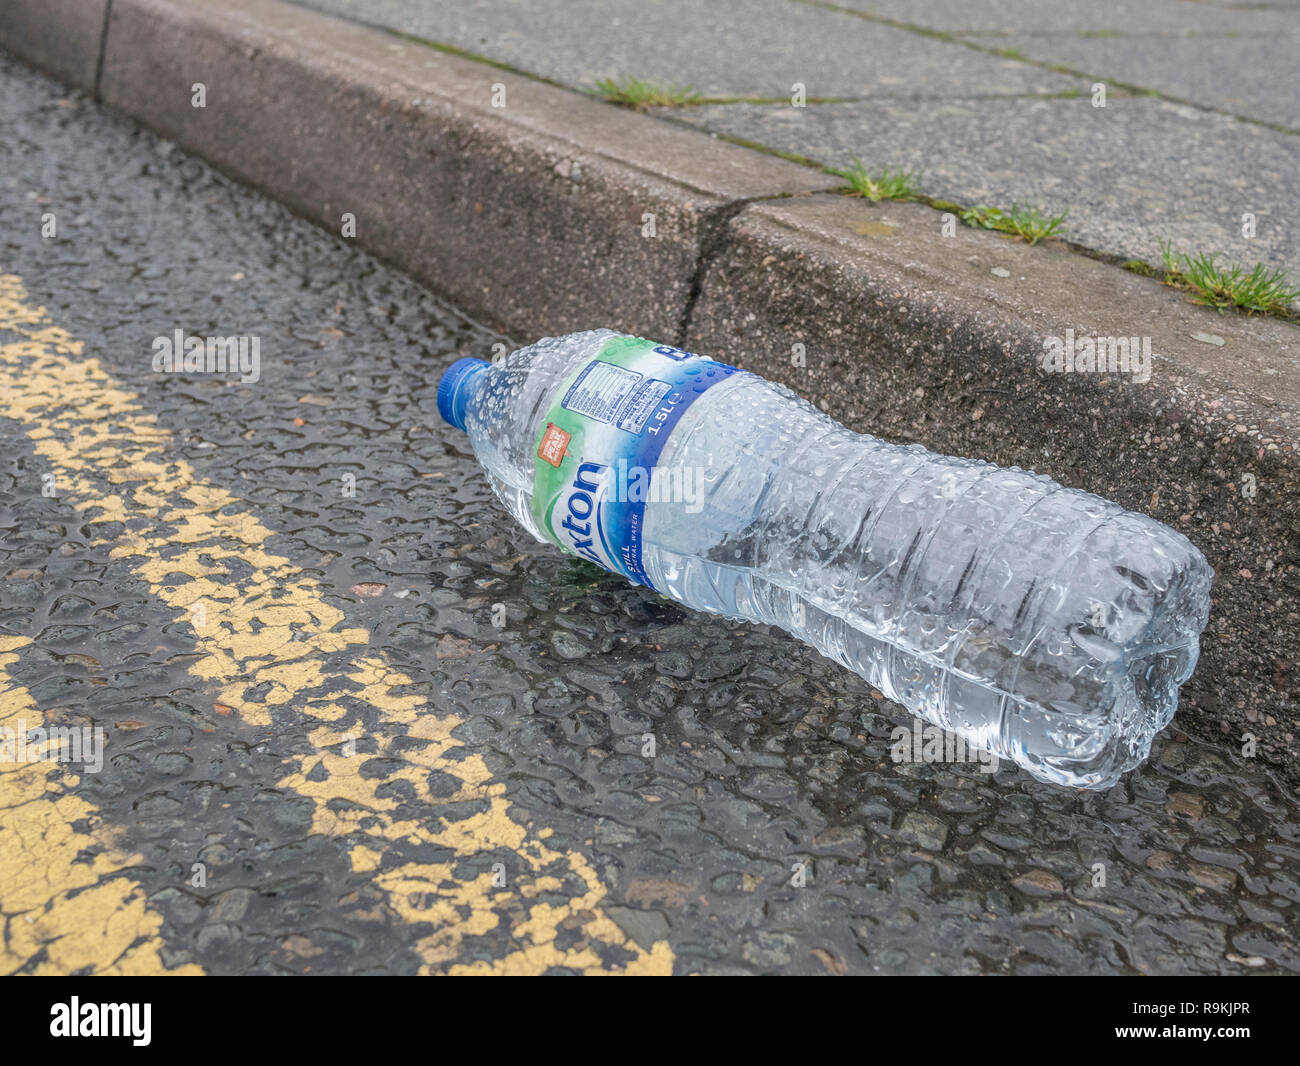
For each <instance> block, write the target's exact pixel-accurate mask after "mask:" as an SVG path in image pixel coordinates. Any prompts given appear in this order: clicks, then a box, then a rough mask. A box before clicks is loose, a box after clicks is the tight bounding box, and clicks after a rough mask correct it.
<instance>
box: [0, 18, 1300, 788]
mask: <svg viewBox="0 0 1300 1066" xmlns="http://www.w3.org/2000/svg"><path fill="white" fill-rule="evenodd" d="M65 6H66V3H65V0H60V2H59V3H56V4H47V3H45V2H43V0H11V3H10V6H8V7H7V8H6V14H5V15H4V16H0V43H3V44H5V45H6V46H7V47H9V48H11V49H12V50H13V51H15V52H16V53H18V54H19V55H21V56H23V57H25V58H27V59H28V60H29V61H31V62H33V63H34V64H36V65H38V66H43V67H45V68H46V69H47V70H50V71H51V72H52V73H55V74H57V75H59V76H61V77H64V78H66V79H68V80H70V81H72V82H73V83H74V84H77V85H79V86H81V87H82V88H87V87H88V86H87V82H86V77H87V71H88V70H91V71H93V70H94V69H95V68H96V67H97V66H100V67H102V72H101V74H100V76H99V79H98V80H99V88H100V93H101V95H102V98H103V100H104V101H105V103H106V104H107V105H108V106H110V107H112V108H114V109H116V110H118V111H120V112H122V113H124V114H126V115H129V116H131V117H132V118H135V119H137V120H139V121H141V122H143V123H144V124H145V125H147V126H149V127H151V128H153V129H154V130H156V131H158V132H159V133H161V134H163V135H164V136H167V137H170V138H172V139H173V140H175V141H177V142H178V143H179V144H181V145H182V146H183V147H185V148H187V149H188V150H190V151H192V152H194V153H195V154H197V155H200V156H202V157H204V158H206V159H208V160H210V161H211V162H213V163H214V164H215V165H217V166H218V167H220V168H221V169H223V170H224V171H226V172H227V173H229V174H231V175H232V176H234V177H236V178H238V179H240V180H242V181H245V182H247V183H249V184H251V185H253V186H255V187H257V188H259V189H261V190H263V191H265V192H267V193H268V194H270V195H272V196H274V197H276V198H278V199H280V200H281V201H283V202H285V203H286V204H288V205H289V206H290V207H291V208H292V209H294V210H295V211H297V212H299V213H300V214H303V215H304V216H306V217H309V218H311V219H313V220H314V221H316V222H318V223H319V224H320V225H322V226H323V227H325V228H327V229H329V230H331V231H333V232H336V233H337V232H340V229H341V227H342V225H343V219H344V216H345V215H352V216H354V218H355V226H356V238H355V239H356V241H357V243H358V244H360V245H361V246H362V247H364V248H366V249H367V250H369V251H370V252H372V253H374V254H376V255H378V256H379V257H380V258H382V259H384V260H386V261H388V262H390V263H392V264H394V265H395V266H397V267H398V268H400V269H402V270H404V271H406V272H407V273H409V274H411V275H413V276H415V277H416V278H418V279H419V280H421V281H423V282H424V283H426V284H427V285H429V286H430V288H432V289H433V290H435V291H437V292H439V293H441V294H443V295H445V296H447V297H448V298H449V299H451V300H452V301H454V302H455V303H457V304H458V305H460V306H461V307H462V308H464V309H465V310H467V311H469V312H470V313H472V314H475V315H477V316H479V317H480V318H482V319H484V320H486V321H489V322H491V323H493V324H495V325H498V326H500V327H501V328H503V329H504V330H506V331H508V332H509V333H511V334H512V335H516V336H520V337H528V336H536V335H540V334H546V333H561V332H567V331H570V330H575V329H583V328H590V327H594V326H604V325H609V326H614V327H617V328H620V329H624V330H627V331H629V332H636V333H641V334H644V335H646V336H652V337H658V338H664V339H668V340H673V341H676V342H679V343H683V342H684V343H687V344H689V345H690V346H692V347H696V348H698V349H699V350H701V351H705V352H708V353H709V354H711V355H714V356H716V357H718V358H722V359H729V360H730V361H733V362H739V363H741V364H743V365H745V366H747V367H750V368H752V369H755V370H757V371H759V372H761V373H763V374H765V375H767V376H769V377H771V378H773V379H775V380H779V381H784V382H785V383H787V384H789V385H791V386H792V387H793V388H795V389H796V390H797V391H799V392H801V393H803V394H804V395H808V396H810V398H812V399H814V400H815V401H816V402H818V403H819V404H820V405H821V406H822V407H823V408H824V409H826V410H827V411H828V412H830V413H831V414H833V415H835V416H836V417H837V418H840V419H841V420H842V421H844V422H846V423H847V424H849V425H851V426H853V427H854V428H856V429H859V430H864V431H869V432H873V433H876V434H878V435H880V436H882V437H885V438H888V439H894V440H900V441H917V442H920V443H924V444H926V445H927V446H928V447H931V448H934V449H936V450H939V451H944V452H949V453H953V454H962V455H972V456H979V457H981V458H986V459H990V460H993V461H996V462H999V463H1002V464H1005V465H1020V466H1024V467H1029V468H1034V469H1038V470H1042V471H1045V472H1048V473H1050V474H1052V475H1053V476H1054V477H1056V478H1057V479H1058V480H1060V481H1062V482H1063V483H1065V484H1069V485H1075V486H1077V487H1081V488H1085V489H1088V490H1089V491H1093V492H1097V493H1099V494H1101V495H1105V496H1108V497H1110V498H1112V499H1115V500H1117V501H1119V502H1120V503H1123V504H1125V505H1126V506H1129V507H1132V508H1134V509H1136V510H1141V511H1144V512H1146V513H1149V514H1153V515H1155V516H1156V517H1158V518H1160V519H1161V520H1163V521H1165V522H1167V523H1169V524H1170V525H1173V526H1174V527H1175V528H1179V529H1181V530H1182V531H1183V532H1185V533H1187V534H1188V535H1189V536H1190V537H1191V538H1192V540H1193V541H1195V542H1196V543H1197V545H1198V546H1199V547H1201V548H1202V550H1203V551H1205V553H1206V555H1207V556H1208V557H1209V558H1210V561H1211V562H1212V563H1213V565H1214V566H1215V569H1216V572H1217V574H1218V580H1217V584H1216V590H1215V608H1214V612H1213V614H1212V616H1211V623H1210V628H1209V630H1207V633H1206V637H1205V641H1204V651H1203V659H1202V663H1201V666H1200V668H1199V669H1198V672H1197V675H1196V676H1195V677H1194V678H1193V680H1192V682H1190V683H1189V685H1188V686H1187V687H1186V688H1185V689H1184V699H1183V704H1182V709H1181V710H1180V716H1179V722H1180V724H1181V726H1182V728H1183V729H1185V730H1187V731H1188V732H1192V733H1195V734H1199V735H1202V736H1206V737H1212V738H1214V739H1216V740H1218V741H1220V742H1222V741H1223V740H1224V738H1225V735H1226V736H1227V738H1228V739H1229V741H1230V742H1231V743H1233V744H1234V745H1235V744H1239V743H1241V740H1240V738H1241V737H1242V735H1243V734H1247V733H1249V734H1251V735H1253V736H1256V737H1257V738H1258V740H1257V743H1258V746H1259V752H1260V754H1262V755H1264V756H1265V757H1267V758H1269V759H1270V760H1271V761H1276V762H1279V763H1286V764H1288V766H1289V768H1290V769H1291V770H1292V771H1293V772H1294V771H1296V760H1295V754H1296V749H1297V745H1296V736H1295V734H1296V732H1297V726H1300V722H1298V721H1297V718H1298V716H1300V676H1298V674H1300V671H1297V670H1296V669H1295V668H1294V665H1293V664H1294V663H1295V661H1296V657H1297V656H1296V650H1297V648H1296V645H1297V642H1298V641H1300V636H1298V634H1300V614H1298V613H1297V609H1296V608H1295V606H1294V604H1295V593H1296V590H1297V585H1300V575H1298V571H1297V566H1298V565H1300V547H1298V546H1297V543H1296V539H1297V530H1300V491H1297V490H1298V489H1300V477H1298V476H1297V469H1298V467H1300V439H1298V438H1300V434H1298V433H1297V430H1298V429H1300V369H1298V367H1300V360H1297V358H1296V356H1297V354H1300V340H1298V338H1300V333H1298V332H1297V331H1296V329H1295V328H1294V327H1293V326H1290V325H1288V324H1286V323H1281V322H1277V321H1274V320H1269V319H1261V318H1253V319H1252V318H1246V317H1242V316H1238V315H1223V316H1216V315H1213V314H1211V313H1209V312H1207V311H1205V310H1204V309H1201V308H1197V307H1193V306H1190V305H1189V304H1188V303H1187V302H1186V298H1185V297H1184V296H1183V295H1182V294H1180V293H1177V292H1174V291H1172V290H1170V289H1167V288H1164V287H1162V286H1160V285H1158V284H1157V283H1155V282H1152V281H1149V280H1146V279H1142V278H1139V277H1137V276H1135V275H1132V274H1127V273H1125V272H1123V271H1120V270H1117V269H1115V268H1113V267H1110V266H1107V265H1105V264H1101V263H1097V262H1094V261H1091V260H1089V259H1087V258H1085V257H1081V256H1078V255H1074V254H1072V253H1070V252H1068V251H1067V250H1065V249H1063V248H1060V247H1051V246H1040V247H1036V248H1029V247H1027V246H1025V245H1023V244H1019V243H1015V242H1012V241H1009V240H1006V239H1004V238H1002V237H1000V236H997V235H994V234H990V233H985V232H981V231H976V230H971V229H966V228H963V227H961V226H959V225H958V226H947V227H945V226H944V220H943V219H942V217H941V216H940V215H939V214H938V213H937V212H934V211H932V210H930V209H929V208H925V207H921V206H918V205H900V204H886V205H879V206H869V205H867V204H865V203H864V202H863V201H860V200H852V199H846V198H844V197H839V196H830V195H825V191H826V190H828V189H831V188H834V187H836V186H838V185H839V184H840V182H839V181H838V180H837V179H834V178H828V177H827V176H826V175H823V174H820V173H819V172H817V171H815V170H810V169H808V168H804V167H800V166H797V165H795V164H793V163H790V162H787V161H785V160H781V159H777V158H775V157H772V156H768V155H765V154H763V153H759V152H755V151H752V150H750V149H746V148H742V147H739V146H736V145H732V144H728V143H725V142H722V141H719V140H716V139H714V138H711V137H709V136H708V135H707V134H703V133H700V132H698V131H695V130H689V129H685V128H682V127H679V126H677V125H676V124H671V123H666V122H663V121H662V120H659V119H656V118H651V117H647V116H642V115H636V114H631V113H628V112H625V111H620V110H617V109H615V108H611V107H609V106H608V105H605V104H602V103H600V102H598V101H595V100H591V99H588V98H585V97H583V96H581V95H580V94H576V93H573V92H569V91H567V90H564V89H561V88H557V87H555V86H552V85H547V84H543V83H541V82H537V81H534V80H532V79H529V78H526V77H522V76H519V75H515V74H511V73H508V72H505V71H502V70H499V69H497V68H495V67H491V66H487V65H484V64H479V63H475V62H473V61H472V60H469V59H465V58H461V57H457V56H452V55H447V54H445V53H442V52H440V51H436V50H434V49H432V48H429V47H428V46H425V45H422V44H420V43H418V42H412V41H408V40H402V39H398V38H396V37H393V36H391V35H387V34H384V33H381V32H378V31H373V30H369V29H365V28H361V27H357V26H354V25H352V24H349V23H346V22H342V21H339V20H336V19H333V18H330V17H328V16H323V15H319V14H316V13H314V12H310V11H306V10H303V9H301V8H297V7H293V6H290V5H287V4H284V3H281V2H278V0H231V2H229V3H226V4H223V5H222V7H221V8H220V9H218V10H209V9H207V8H206V7H205V6H204V5H202V4H201V3H199V2H198V0H112V6H111V11H110V17H109V20H108V32H107V35H106V42H105V50H104V52H103V55H102V57H98V56H96V57H95V62H94V63H90V62H88V59H87V54H86V47H87V44H86V42H87V41H88V39H89V38H88V36H87V34H88V30H87V27H89V26H90V25H91V22H92V21H93V20H92V19H91V16H90V15H89V14H87V15H84V16H82V17H79V18H78V20H77V23H76V25H77V26H78V27H79V28H78V29H77V30H76V32H71V33H68V34H67V35H66V37H63V36H60V33H61V31H60V29H59V27H57V26H54V25H52V23H53V22H54V21H55V20H56V19H57V18H58V15H59V12H60V10H61V9H62V8H63V7H65ZM74 6H76V7H80V6H81V5H74ZM89 7H96V8H98V9H99V11H100V15H101V18H102V15H103V5H102V4H95V5H87V9H88V8H89ZM15 12H17V14H15ZM46 12H48V14H46ZM94 80H95V79H94V77H93V75H92V76H91V79H90V84H91V85H93V83H94ZM198 86H201V87H202V95H203V100H202V103H203V104H204V105H205V106H201V107H198V106H195V102H196V98H195V93H196V92H197V91H198V89H197V87H198ZM268 101H273V102H274V104H273V105H272V106H268ZM498 104H503V105H504V106H497V105H498ZM1071 331H1072V332H1073V334H1074V337H1075V338H1076V339H1077V340H1078V341H1079V342H1080V343H1082V342H1083V341H1084V340H1085V339H1086V338H1103V337H1125V338H1129V337H1134V338H1139V345H1140V344H1141V338H1150V342H1151V349H1152V353H1153V354H1152V359H1151V362H1150V364H1149V370H1150V378H1149V380H1146V381H1139V380H1136V379H1137V378H1138V377H1140V376H1141V375H1138V374H1135V373H1133V372H1128V373H1125V372H1107V373H1095V372H1092V373H1047V372H1045V370H1044V369H1043V362H1044V356H1045V355H1047V354H1049V352H1050V346H1051V343H1052V341H1053V340H1056V341H1058V342H1062V341H1064V339H1065V338H1066V337H1067V336H1068V335H1069V333H1070V332H1071ZM1198 337H1199V338H1200V339H1197V338H1198ZM1207 338H1208V339H1207ZM1219 342H1221V343H1219ZM797 345H801V346H802V348H796V346H797Z"/></svg>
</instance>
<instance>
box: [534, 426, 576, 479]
mask: <svg viewBox="0 0 1300 1066" xmlns="http://www.w3.org/2000/svg"><path fill="white" fill-rule="evenodd" d="M570 439H572V438H571V436H570V434H568V433H565V432H564V430H562V429H561V428H560V427H559V426H557V425H556V424H555V423H554V422H547V423H546V432H545V433H543V434H542V442H541V443H540V444H539V445H537V458H539V459H541V460H542V462H544V463H550V464H551V465H552V466H553V467H556V468H557V469H558V468H559V465H560V463H562V462H563V461H564V452H565V449H567V448H568V447H569V441H570Z"/></svg>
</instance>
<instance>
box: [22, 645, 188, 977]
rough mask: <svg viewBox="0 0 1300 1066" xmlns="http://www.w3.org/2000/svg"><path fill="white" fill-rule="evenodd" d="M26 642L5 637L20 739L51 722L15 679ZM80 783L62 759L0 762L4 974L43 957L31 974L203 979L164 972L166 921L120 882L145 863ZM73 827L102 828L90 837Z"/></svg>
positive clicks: (128, 883)
mask: <svg viewBox="0 0 1300 1066" xmlns="http://www.w3.org/2000/svg"><path fill="white" fill-rule="evenodd" d="M27 643H28V641H27V639H26V638H25V637H12V636H0V728H3V729H12V730H13V731H14V733H15V734H16V733H19V732H25V731H26V730H28V729H33V728H36V727H37V726H40V725H43V724H44V718H43V716H42V714H41V712H40V710H39V708H37V706H36V704H35V703H34V702H33V701H32V698H31V694H30V693H29V692H28V691H27V690H26V689H25V688H23V687H22V686H21V685H19V684H16V683H15V682H14V681H12V680H11V679H10V678H9V676H8V674H9V668H10V667H11V666H12V665H13V664H14V663H15V662H17V661H18V651H19V649H21V648H22V647H24V646H25V645H26V644H27ZM5 735H6V736H8V735H9V734H8V733H6V734H5ZM37 750H38V752H39V749H37ZM77 783H78V778H77V776H76V775H75V774H70V773H68V772H67V771H66V769H65V768H64V767H62V766H60V765H59V764H58V763H56V762H48V761H40V762H3V761H0V921H2V922H3V928H4V940H3V942H2V943H0V973H4V974H12V973H14V972H16V971H17V970H19V969H21V968H22V967H24V966H25V965H27V964H28V963H29V962H30V961H31V960H33V959H35V958H36V957H37V956H38V955H41V954H42V952H43V953H44V954H43V959H42V961H41V962H39V963H37V964H36V965H35V966H33V967H32V968H31V972H33V973H37V974H68V973H73V972H76V971H81V970H86V971H88V972H91V973H95V974H156V973H178V974H197V973H202V972H203V971H202V970H201V969H199V967H197V966H182V967H180V968H179V969H176V970H168V969H167V968H166V967H165V966H163V963H162V959H161V958H160V957H159V954H158V949H159V943H160V942H159V939H158V931H159V929H160V927H161V926H162V918H161V917H160V916H159V915H158V914H155V913H154V912H152V911H150V910H149V908H148V907H147V906H146V905H145V901H144V897H143V895H142V894H141V892H140V888H139V886H138V885H137V884H136V883H135V882H134V881H132V880H130V878H128V877H124V876H117V877H115V876H113V875H115V874H120V873H121V872H122V871H123V870H125V869H127V868H129V867H131V866H133V865H135V864H136V863H139V862H142V861H143V859H142V858H141V856H139V855H131V854H128V853H127V852H125V851H122V850H120V849H119V848H118V847H117V846H116V844H115V836H116V834H114V833H112V832H110V831H109V830H107V829H106V828H105V827H103V826H102V825H101V824H100V822H99V814H98V812H97V811H96V810H95V809H94V808H93V807H92V806H91V805H90V804H89V803H86V802H85V801H84V800H83V799H81V798H80V797H79V796H77V795H76V794H75V793H73V792H72V791H71V790H72V789H74V788H76V786H77ZM76 823H86V824H89V825H90V826H92V827H96V826H97V827H98V828H97V829H96V830H95V832H94V833H93V835H91V834H87V833H84V832H79V831H78V830H77V829H74V828H73V826H74V824H76ZM87 856H89V857H88V858H87Z"/></svg>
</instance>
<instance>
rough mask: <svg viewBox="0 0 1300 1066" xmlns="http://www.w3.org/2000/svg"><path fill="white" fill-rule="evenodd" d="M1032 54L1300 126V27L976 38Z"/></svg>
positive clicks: (1169, 93)
mask: <svg viewBox="0 0 1300 1066" xmlns="http://www.w3.org/2000/svg"><path fill="white" fill-rule="evenodd" d="M971 39H972V40H979V41H981V42H983V43H987V44H989V45H991V46H993V47H996V48H1012V49H1015V50H1017V51H1019V52H1020V53H1022V54H1023V55H1025V56H1028V57H1029V58H1030V59H1038V60H1042V61H1043V62H1048V63H1060V64H1063V65H1065V66H1067V67H1070V68H1072V69H1074V70H1077V71H1079V72H1081V73H1087V74H1089V75H1096V76H1097V77H1098V78H1101V79H1114V80H1116V81H1118V82H1122V83H1125V84H1128V85H1133V86H1138V87H1140V88H1143V89H1150V90H1154V91H1156V92H1159V93H1160V94H1161V95H1163V96H1167V97H1172V98H1175V99H1179V100H1186V101H1190V102H1192V103H1196V104H1200V105H1202V106H1203V107H1207V108H1213V109H1215V110H1217V111H1224V112H1227V113H1230V114H1234V115H1241V116H1246V117H1249V118H1252V119H1258V120H1260V121H1263V122H1268V123H1275V124H1277V125H1280V126H1284V127H1286V128H1287V129H1290V130H1292V131H1297V132H1300V58H1298V57H1300V32H1297V31H1296V30H1295V29H1292V31H1291V32H1289V33H1284V34H1276V35H1269V36H1250V37H1219V36H1214V37H1206V36H1194V37H1177V36H1174V37H1163V36H1162V37H1158V38H1155V37H1149V36H1134V37H1130V36H1126V35H1119V36H1115V37H1104V38H1086V37H1078V36H1070V35H1059V34H1040V35H1022V34H1019V33H1014V32H1013V33H1010V34H1007V35H998V36H997V37H995V38H988V37H983V36H978V37H977V36H972V37H971Z"/></svg>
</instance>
